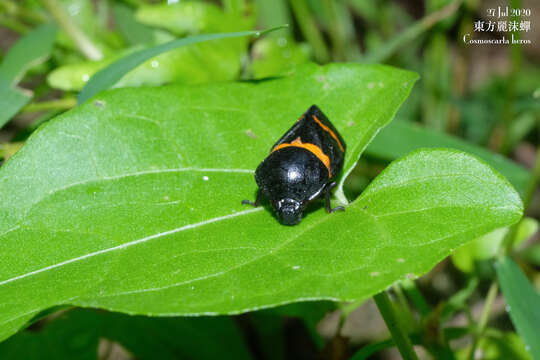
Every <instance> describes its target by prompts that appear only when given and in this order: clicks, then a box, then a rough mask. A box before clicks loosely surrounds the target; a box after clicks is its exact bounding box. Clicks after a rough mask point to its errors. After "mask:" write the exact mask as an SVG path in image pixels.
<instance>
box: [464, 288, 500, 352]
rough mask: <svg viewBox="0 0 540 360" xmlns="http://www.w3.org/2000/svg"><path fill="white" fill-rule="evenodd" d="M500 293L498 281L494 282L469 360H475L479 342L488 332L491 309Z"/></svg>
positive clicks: (489, 291) (487, 297)
mask: <svg viewBox="0 0 540 360" xmlns="http://www.w3.org/2000/svg"><path fill="white" fill-rule="evenodd" d="M498 291H499V285H498V284H497V282H496V281H493V282H492V283H491V285H490V286H489V290H488V293H487V296H486V302H485V304H484V308H483V309H482V314H481V315H480V320H479V321H478V326H477V328H476V331H475V333H476V334H475V336H474V340H473V343H472V345H471V348H470V349H469V355H468V357H467V359H469V360H474V353H475V352H476V348H477V347H478V342H479V341H480V339H481V338H482V336H483V335H484V331H485V330H486V325H487V323H488V320H489V314H490V313H491V307H492V306H493V302H494V301H495V297H496V296H497V293H498Z"/></svg>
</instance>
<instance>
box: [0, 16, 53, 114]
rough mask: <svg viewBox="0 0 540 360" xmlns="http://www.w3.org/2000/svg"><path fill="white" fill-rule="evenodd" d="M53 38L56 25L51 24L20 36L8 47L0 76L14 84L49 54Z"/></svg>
mask: <svg viewBox="0 0 540 360" xmlns="http://www.w3.org/2000/svg"><path fill="white" fill-rule="evenodd" d="M55 38H56V27H55V26H54V25H52V24H45V25H41V26H39V27H37V28H36V29H35V30H34V31H32V32H31V33H29V34H27V35H26V36H24V37H23V38H21V39H20V40H19V41H17V42H16V43H15V45H13V47H12V48H11V49H9V52H8V53H7V55H6V56H5V58H4V60H3V62H2V64H1V65H0V76H2V77H3V78H4V80H5V81H7V82H8V83H9V84H10V85H14V84H16V83H17V82H18V81H19V80H20V79H21V78H22V77H23V75H24V73H25V72H26V71H27V70H28V69H29V68H30V67H32V66H35V65H38V64H40V63H41V62H42V61H44V60H45V59H46V58H47V57H48V56H49V55H50V53H51V51H52V47H53V45H54V39H55ZM2 109H3V107H2Z"/></svg>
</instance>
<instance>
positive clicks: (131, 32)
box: [113, 4, 155, 45]
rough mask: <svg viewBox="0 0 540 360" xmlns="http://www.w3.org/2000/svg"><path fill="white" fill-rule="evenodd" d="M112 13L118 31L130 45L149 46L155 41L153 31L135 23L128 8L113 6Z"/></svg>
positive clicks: (122, 5)
mask: <svg viewBox="0 0 540 360" xmlns="http://www.w3.org/2000/svg"><path fill="white" fill-rule="evenodd" d="M113 11H114V19H115V21H116V26H117V27H118V30H119V31H120V33H121V34H122V35H123V36H124V38H126V40H127V41H128V42H129V43H130V44H131V45H139V44H151V43H153V42H154V41H155V38H154V29H152V28H150V27H148V26H146V25H143V24H141V23H139V22H137V21H136V20H135V14H134V13H133V10H131V8H130V7H129V6H126V5H124V4H114V6H113Z"/></svg>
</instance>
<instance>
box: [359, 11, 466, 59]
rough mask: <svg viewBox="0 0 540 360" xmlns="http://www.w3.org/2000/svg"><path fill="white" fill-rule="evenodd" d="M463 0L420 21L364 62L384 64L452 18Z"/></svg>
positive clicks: (367, 57)
mask: <svg viewBox="0 0 540 360" xmlns="http://www.w3.org/2000/svg"><path fill="white" fill-rule="evenodd" d="M462 2H463V0H454V1H453V2H451V3H450V4H448V5H446V6H445V7H443V8H442V9H440V10H438V11H436V12H433V13H431V14H429V15H427V16H425V17H424V18H422V19H420V20H418V21H417V22H415V23H414V24H412V25H411V26H409V27H408V28H407V29H405V30H404V31H402V32H401V33H400V34H398V35H397V36H394V37H393V38H392V39H391V40H390V41H389V42H388V43H387V44H385V45H384V46H381V47H380V48H378V49H376V50H374V51H373V52H371V53H369V54H366V57H365V58H364V59H363V61H364V62H369V63H377V62H383V61H384V60H386V59H388V58H389V57H390V56H391V55H392V54H394V53H395V52H396V51H397V50H398V49H400V48H401V47H403V46H405V45H406V44H408V43H410V42H411V41H412V40H414V39H416V38H417V37H418V36H420V35H421V34H423V33H424V32H426V31H427V30H429V29H430V28H431V27H433V26H434V25H436V24H437V23H439V22H440V21H442V20H444V19H446V18H448V17H450V16H451V15H452V14H454V13H455V12H456V11H457V9H459V6H460V5H461V3H462Z"/></svg>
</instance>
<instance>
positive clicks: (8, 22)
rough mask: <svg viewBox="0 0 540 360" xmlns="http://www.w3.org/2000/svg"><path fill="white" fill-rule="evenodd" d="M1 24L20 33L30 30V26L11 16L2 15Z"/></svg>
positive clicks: (0, 17)
mask: <svg viewBox="0 0 540 360" xmlns="http://www.w3.org/2000/svg"><path fill="white" fill-rule="evenodd" d="M0 26H2V27H5V28H8V29H10V30H13V31H15V32H18V33H19V34H26V33H28V32H29V31H30V27H28V26H26V25H25V24H23V23H21V22H20V21H18V20H16V19H13V18H10V17H4V16H0Z"/></svg>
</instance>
